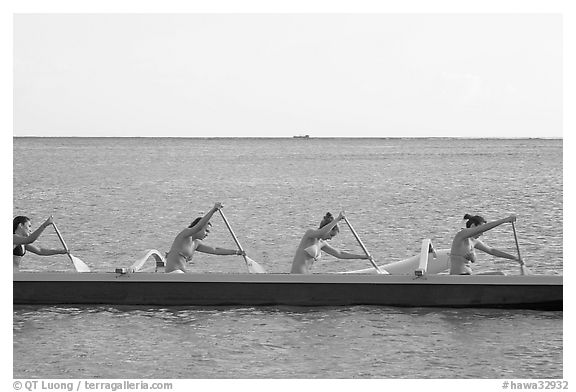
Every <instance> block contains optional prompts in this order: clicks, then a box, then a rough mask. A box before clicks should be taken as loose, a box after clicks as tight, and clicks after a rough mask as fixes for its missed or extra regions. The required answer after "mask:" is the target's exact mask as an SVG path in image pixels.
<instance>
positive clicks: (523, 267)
mask: <svg viewBox="0 0 576 392" xmlns="http://www.w3.org/2000/svg"><path fill="white" fill-rule="evenodd" d="M512 230H513V231H514V241H516V251H518V259H519V260H520V274H521V275H530V271H529V270H528V267H526V264H525V263H524V260H522V256H520V246H519V245H518V236H517V235H516V226H515V225H514V222H512Z"/></svg>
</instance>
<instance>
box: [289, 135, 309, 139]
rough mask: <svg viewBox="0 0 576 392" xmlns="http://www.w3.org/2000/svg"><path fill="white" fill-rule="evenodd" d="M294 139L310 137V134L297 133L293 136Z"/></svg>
mask: <svg viewBox="0 0 576 392" xmlns="http://www.w3.org/2000/svg"><path fill="white" fill-rule="evenodd" d="M292 137H293V138H294V139H310V135H296V136H292Z"/></svg>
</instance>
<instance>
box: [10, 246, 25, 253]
mask: <svg viewBox="0 0 576 392" xmlns="http://www.w3.org/2000/svg"><path fill="white" fill-rule="evenodd" d="M12 254H13V255H14V256H24V255H25V254H26V247H25V246H24V245H16V246H15V247H14V250H13V252H12Z"/></svg>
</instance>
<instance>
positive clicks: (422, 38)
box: [14, 14, 562, 137]
mask: <svg viewBox="0 0 576 392" xmlns="http://www.w3.org/2000/svg"><path fill="white" fill-rule="evenodd" d="M304 133H306V134H310V135H311V136H319V137H320V136H322V137H324V136H328V137H329V136H366V137H394V136H462V137H509V136H510V137H562V17H561V15H560V14H17V15H15V18H14V135H16V136H24V135H34V136H44V135H48V136H197V137H204V136H292V135H297V134H304Z"/></svg>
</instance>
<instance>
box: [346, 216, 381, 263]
mask: <svg viewBox="0 0 576 392" xmlns="http://www.w3.org/2000/svg"><path fill="white" fill-rule="evenodd" d="M344 221H345V222H346V224H347V225H348V227H349V228H350V231H351V232H352V234H354V237H356V241H358V243H359V244H360V247H361V248H362V250H363V251H364V253H366V256H368V260H370V263H372V266H373V267H374V268H375V269H376V271H377V272H378V273H379V274H383V273H384V272H382V270H381V269H380V268H378V266H377V265H376V263H375V262H374V258H373V257H372V255H370V252H368V249H366V247H365V246H364V243H363V242H362V240H361V239H360V237H358V234H357V233H356V230H354V228H353V227H352V225H351V224H350V222H349V221H348V218H346V217H344Z"/></svg>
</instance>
